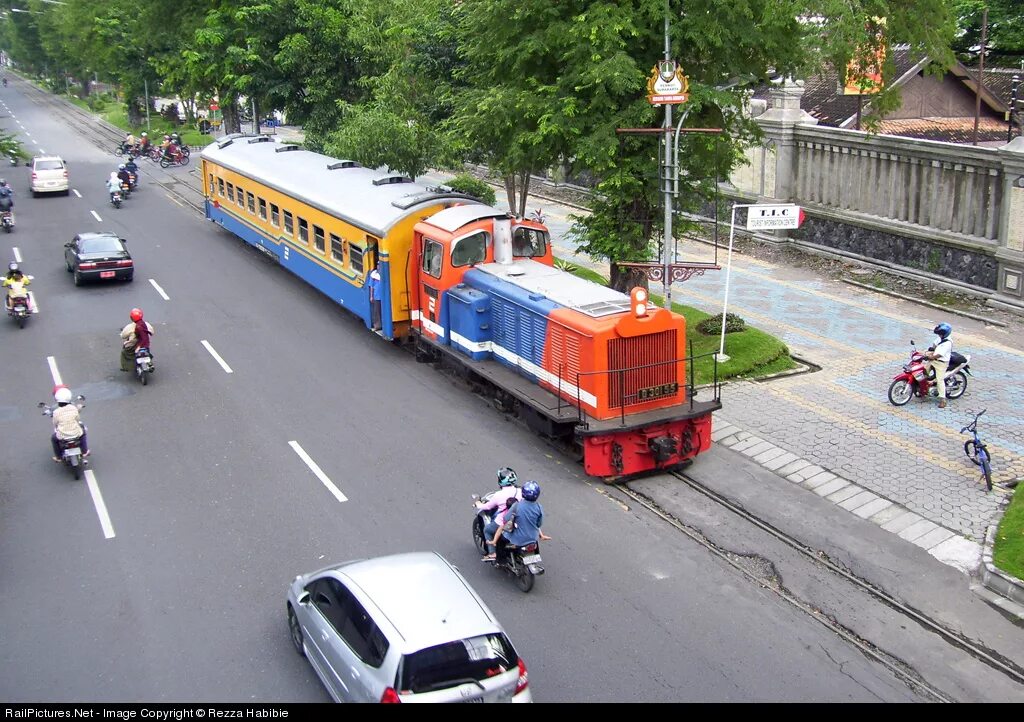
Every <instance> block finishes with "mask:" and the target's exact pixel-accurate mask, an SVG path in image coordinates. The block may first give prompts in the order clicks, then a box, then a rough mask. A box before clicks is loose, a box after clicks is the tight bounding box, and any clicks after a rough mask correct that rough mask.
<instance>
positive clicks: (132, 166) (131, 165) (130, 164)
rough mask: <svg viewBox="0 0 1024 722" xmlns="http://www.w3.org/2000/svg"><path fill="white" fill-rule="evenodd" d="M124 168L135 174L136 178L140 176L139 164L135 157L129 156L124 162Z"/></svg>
mask: <svg viewBox="0 0 1024 722" xmlns="http://www.w3.org/2000/svg"><path fill="white" fill-rule="evenodd" d="M124 169H125V170H126V171H128V172H129V173H131V174H132V175H134V176H135V177H136V178H138V177H139V165H138V163H136V162H135V158H132V157H131V156H129V158H128V160H126V161H125V163H124Z"/></svg>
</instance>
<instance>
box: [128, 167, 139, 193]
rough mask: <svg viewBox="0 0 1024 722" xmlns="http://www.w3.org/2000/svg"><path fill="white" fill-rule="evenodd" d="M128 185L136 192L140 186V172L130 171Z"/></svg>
mask: <svg viewBox="0 0 1024 722" xmlns="http://www.w3.org/2000/svg"><path fill="white" fill-rule="evenodd" d="M128 187H129V188H130V189H131V191H132V192H133V193H134V192H135V191H136V190H137V189H138V187H139V174H138V173H135V172H134V171H128Z"/></svg>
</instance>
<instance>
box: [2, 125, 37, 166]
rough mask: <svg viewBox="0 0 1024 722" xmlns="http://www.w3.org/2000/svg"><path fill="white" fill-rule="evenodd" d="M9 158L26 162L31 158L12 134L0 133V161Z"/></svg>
mask: <svg viewBox="0 0 1024 722" xmlns="http://www.w3.org/2000/svg"><path fill="white" fill-rule="evenodd" d="M11 156H14V157H15V158H18V159H19V160H28V159H29V158H30V157H31V155H30V154H29V153H28V152H27V151H26V150H25V148H24V146H22V144H21V141H19V140H18V138H17V137H16V136H15V135H14V134H13V133H8V132H6V131H0V160H3V159H7V158H10V157H11Z"/></svg>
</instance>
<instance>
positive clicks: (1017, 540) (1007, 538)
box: [992, 487, 1024, 579]
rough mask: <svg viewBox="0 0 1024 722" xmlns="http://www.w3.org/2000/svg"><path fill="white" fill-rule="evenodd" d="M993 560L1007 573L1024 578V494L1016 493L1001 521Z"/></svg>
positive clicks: (1018, 488)
mask: <svg viewBox="0 0 1024 722" xmlns="http://www.w3.org/2000/svg"><path fill="white" fill-rule="evenodd" d="M1020 489H1021V487H1017V492H1019V491H1020ZM992 561H994V562H995V565H996V566H997V567H999V568H1000V569H1002V570H1003V571H1004V572H1006V573H1007V574H1012V575H1013V576H1015V577H1017V578H1018V579H1024V494H1020V493H1014V495H1013V498H1011V499H1010V506H1008V507H1007V508H1006V513H1005V514H1003V519H1002V521H1000V522H999V529H998V530H996V543H995V547H994V548H993V550H992Z"/></svg>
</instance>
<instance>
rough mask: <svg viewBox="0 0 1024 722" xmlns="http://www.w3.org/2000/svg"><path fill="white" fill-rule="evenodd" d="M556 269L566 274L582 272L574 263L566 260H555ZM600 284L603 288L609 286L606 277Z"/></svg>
mask: <svg viewBox="0 0 1024 722" xmlns="http://www.w3.org/2000/svg"><path fill="white" fill-rule="evenodd" d="M555 268H557V269H558V270H559V271H565V272H566V273H576V272H577V271H578V270H580V267H579V266H577V265H576V264H575V263H573V262H572V261H568V260H566V259H564V258H556V259H555ZM591 280H593V279H591ZM600 284H601V285H602V286H606V285H608V282H607V281H606V280H605V279H604V277H602V278H601V280H600Z"/></svg>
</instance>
